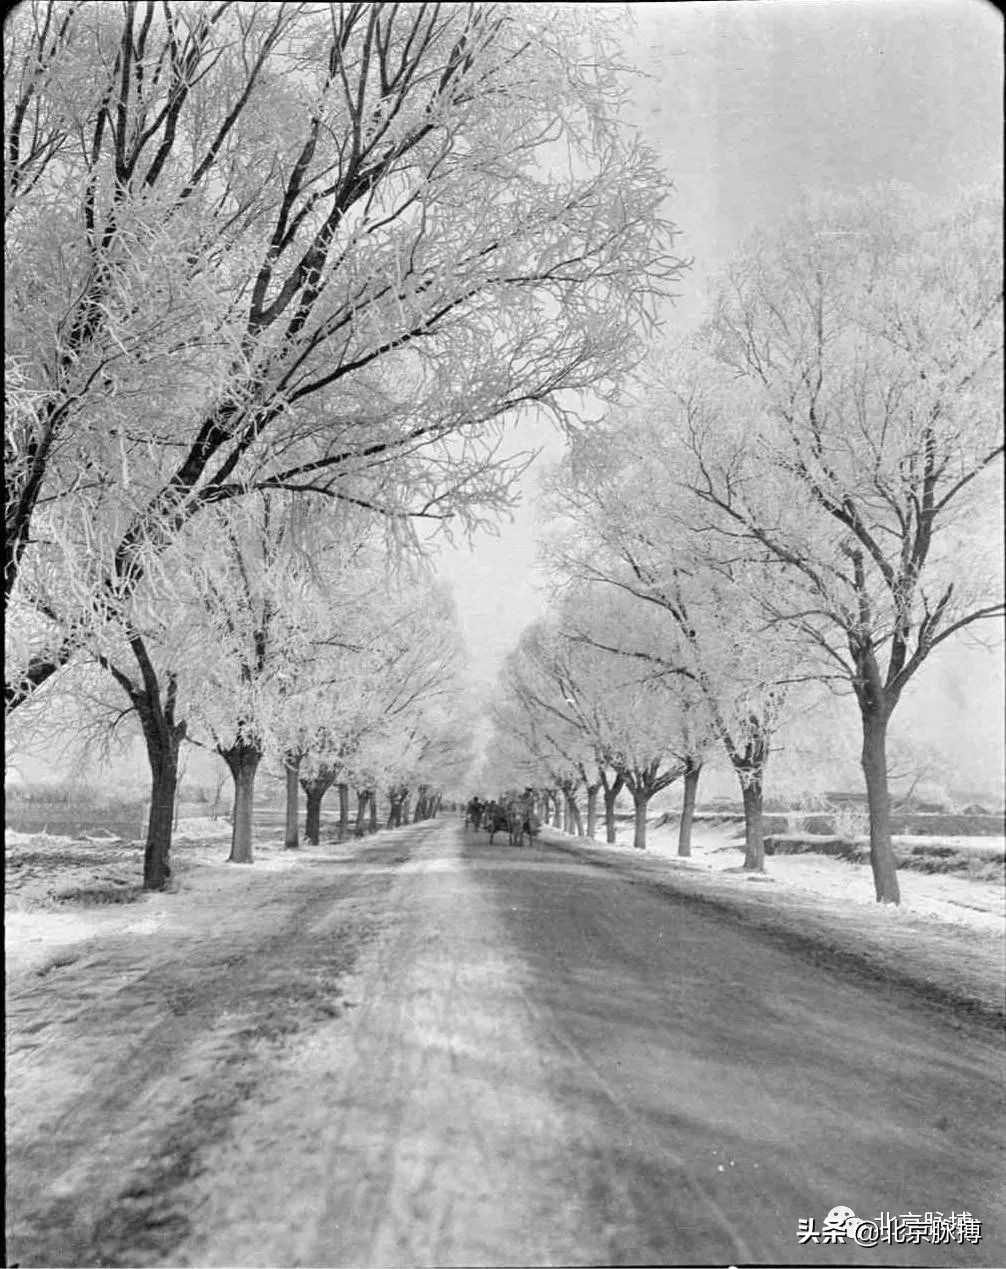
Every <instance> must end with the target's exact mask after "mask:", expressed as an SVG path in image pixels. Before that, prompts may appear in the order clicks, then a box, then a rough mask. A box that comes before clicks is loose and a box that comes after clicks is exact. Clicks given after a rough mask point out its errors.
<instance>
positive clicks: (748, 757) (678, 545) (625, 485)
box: [548, 398, 799, 871]
mask: <svg viewBox="0 0 1006 1269" xmlns="http://www.w3.org/2000/svg"><path fill="white" fill-rule="evenodd" d="M648 401H649V404H646V403H644V404H643V405H641V406H639V407H637V408H631V407H629V406H626V407H624V408H623V409H622V410H620V411H618V412H613V413H612V414H611V416H610V417H609V418H608V419H607V420H606V422H605V424H604V426H603V427H599V428H597V429H595V430H594V431H593V432H592V433H591V434H590V435H587V436H584V437H583V438H581V440H580V441H579V442H578V443H577V445H576V446H575V447H574V448H573V450H572V451H571V453H570V455H569V457H568V459H567V460H566V462H565V463H564V464H563V465H562V466H561V467H560V468H559V469H558V470H557V472H556V474H555V477H554V479H553V481H552V490H553V498H554V502H555V507H556V509H557V511H559V512H560V513H561V518H562V519H561V525H562V527H561V528H559V529H558V530H557V531H556V533H555V534H554V536H553V539H552V541H551V543H550V545H549V548H548V549H549V554H550V557H551V560H552V563H553V566H554V568H555V569H556V571H557V572H558V573H559V574H561V575H564V576H573V577H576V578H579V579H580V580H581V582H582V583H583V584H584V585H585V587H588V588H589V589H590V590H592V591H593V592H594V593H597V592H598V591H600V592H601V594H602V595H605V596H607V598H602V599H600V600H597V601H595V602H593V603H592V604H585V605H584V606H583V612H584V615H583V617H582V618H581V619H580V632H579V635H578V638H579V639H580V640H581V641H583V642H585V643H587V644H589V645H590V646H592V647H595V648H598V649H600V650H602V651H606V652H609V653H613V654H615V655H617V656H618V657H620V658H621V659H622V660H623V661H627V662H631V663H634V664H635V665H636V666H637V667H639V668H638V669H637V674H636V677H637V679H638V680H639V683H640V687H639V689H638V690H639V691H640V692H641V693H643V694H644V695H645V693H644V691H643V684H646V683H649V684H650V687H651V691H652V692H664V693H668V694H669V700H670V702H671V703H672V704H673V708H666V710H665V713H666V724H665V727H666V730H665V732H664V736H665V739H666V740H667V741H668V742H669V743H671V744H672V746H673V748H672V752H676V753H677V754H678V756H679V763H680V766H681V770H680V771H679V772H678V774H680V775H683V776H687V777H688V786H686V796H687V800H688V802H689V803H691V804H692V805H694V795H695V785H696V784H697V780H698V771H699V770H700V769H701V763H702V759H703V756H704V755H705V754H706V753H707V752H708V748H709V742H710V738H711V737H715V739H716V740H717V741H719V743H720V744H721V745H722V747H723V750H724V752H725V754H726V756H727V758H728V759H729V762H730V765H731V767H732V769H733V771H734V772H735V774H736V775H737V778H738V782H739V783H740V786H741V795H742V801H743V805H744V820H745V859H744V866H745V868H746V869H749V870H752V871H760V870H761V869H762V868H763V867H764V849H763V844H762V802H763V795H764V783H765V774H766V769H767V765H768V761H769V756H770V753H771V744H772V736H773V733H774V732H775V730H776V728H777V727H778V725H779V722H780V720H781V711H782V707H783V705H784V702H785V697H786V693H787V690H788V687H789V685H790V684H791V683H792V681H793V679H794V677H799V675H798V671H797V669H796V667H795V666H794V657H793V655H792V650H791V649H790V648H789V647H788V646H787V644H786V642H785V640H783V639H781V638H779V637H776V636H773V635H772V634H771V632H767V631H766V630H765V628H764V622H763V621H762V620H761V619H760V617H759V615H758V611H757V605H756V604H755V602H754V601H753V599H752V597H751V590H752V587H754V586H756V585H757V577H756V576H753V575H752V568H751V567H750V566H749V565H747V564H744V565H740V564H738V562H737V561H733V560H731V559H730V558H729V557H728V556H720V557H712V556H710V555H709V554H708V551H707V548H706V545H705V538H704V536H703V534H702V532H701V527H700V525H699V524H697V523H696V522H690V521H688V520H687V519H686V518H685V517H684V515H683V514H682V511H681V494H680V490H679V487H678V481H679V456H678V453H677V449H676V442H675V437H674V433H673V432H672V431H671V430H669V429H668V427H667V425H666V416H665V415H664V414H663V413H662V412H661V411H660V410H651V409H650V404H652V398H649V399H648ZM602 614H603V620H600V619H601V617H602ZM624 674H626V671H625V670H623V675H624ZM641 708H643V707H642V706H641ZM686 822H687V821H686V820H683V824H684V823H686Z"/></svg>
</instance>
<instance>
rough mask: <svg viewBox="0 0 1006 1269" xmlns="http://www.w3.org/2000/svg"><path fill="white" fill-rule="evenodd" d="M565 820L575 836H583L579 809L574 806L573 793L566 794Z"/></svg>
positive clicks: (574, 797) (574, 798)
mask: <svg viewBox="0 0 1006 1269" xmlns="http://www.w3.org/2000/svg"><path fill="white" fill-rule="evenodd" d="M566 820H567V823H568V824H569V829H567V832H569V831H570V830H571V831H572V832H574V833H575V834H576V836H577V837H582V836H583V820H582V819H581V817H580V808H579V807H578V806H577V804H576V796H575V794H573V793H567V794H566Z"/></svg>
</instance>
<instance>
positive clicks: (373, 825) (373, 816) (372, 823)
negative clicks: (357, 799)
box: [367, 789, 377, 833]
mask: <svg viewBox="0 0 1006 1269" xmlns="http://www.w3.org/2000/svg"><path fill="white" fill-rule="evenodd" d="M369 796H370V816H369V819H368V824H367V827H368V829H369V831H370V832H371V833H376V832H377V790H376V789H371V790H370V794H369Z"/></svg>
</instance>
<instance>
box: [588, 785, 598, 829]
mask: <svg viewBox="0 0 1006 1269" xmlns="http://www.w3.org/2000/svg"><path fill="white" fill-rule="evenodd" d="M600 787H601V786H600V785H599V784H588V785H587V836H588V837H589V838H590V839H591V840H592V841H595V840H596V839H597V793H598V790H599V789H600Z"/></svg>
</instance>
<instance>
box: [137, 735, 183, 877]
mask: <svg viewBox="0 0 1006 1269" xmlns="http://www.w3.org/2000/svg"><path fill="white" fill-rule="evenodd" d="M146 729H147V728H146V726H145V727H144V730H146ZM164 730H165V732H166V734H165V735H164V736H161V737H158V738H156V739H155V738H154V737H153V736H148V737H147V756H148V758H149V760H150V777H151V781H150V815H149V816H148V819H147V840H146V843H145V845H144V850H143V888H144V890H163V889H164V887H165V886H166V885H167V884H168V879H169V878H170V876H171V866H170V864H169V863H168V858H169V855H170V853H171V825H172V822H173V819H174V810H175V791H176V789H177V787H178V749H179V741H180V737H178V736H174V735H172V734H171V733H172V732H173V731H175V730H176V729H175V728H171V727H168V728H166V729H164Z"/></svg>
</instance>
